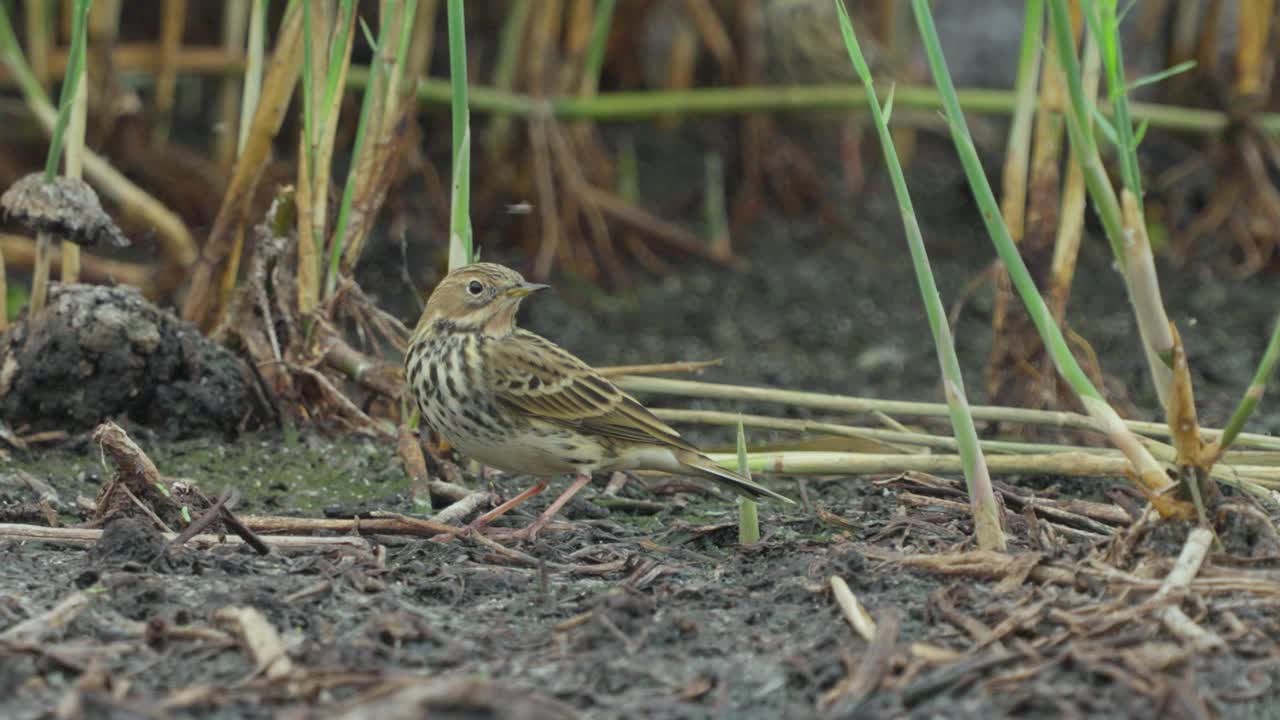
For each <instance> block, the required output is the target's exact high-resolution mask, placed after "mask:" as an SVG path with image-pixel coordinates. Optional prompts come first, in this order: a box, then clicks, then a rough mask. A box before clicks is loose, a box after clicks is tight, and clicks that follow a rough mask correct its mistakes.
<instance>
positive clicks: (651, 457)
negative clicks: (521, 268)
mask: <svg viewBox="0 0 1280 720" xmlns="http://www.w3.org/2000/svg"><path fill="white" fill-rule="evenodd" d="M546 287H547V286H546V285H542V284H539V283H531V282H526V281H525V279H524V278H523V277H522V276H521V275H520V273H518V272H516V271H514V270H511V269H510V268H506V267H503V266H501V265H495V264H492V263H476V264H474V265H467V266H464V267H461V268H459V269H457V270H454V271H453V272H451V273H449V274H448V275H447V276H445V278H444V279H443V280H441V281H440V284H439V285H437V286H436V289H435V290H434V291H433V292H432V293H431V297H430V298H429V299H428V300H427V307H426V309H425V310H423V313H422V318H421V319H420V320H419V321H418V326H417V327H416V328H415V329H414V331H413V336H412V337H411V338H410V341H409V350H408V352H407V353H406V354H405V377H406V378H407V380H408V383H409V391H410V392H411V393H412V395H413V397H414V399H415V400H417V402H418V407H419V409H420V410H421V412H422V417H423V418H424V419H425V420H426V422H427V424H428V425H429V426H430V427H431V428H432V429H434V430H435V431H436V432H437V433H439V434H440V436H441V437H443V438H444V439H446V440H448V441H449V443H450V444H452V445H453V446H454V447H456V448H457V449H458V451H459V452H461V453H462V454H463V455H466V456H468V457H470V458H472V459H473V460H477V461H479V462H481V463H484V464H485V465H489V466H491V467H495V468H498V469H500V470H505V471H508V472H513V473H527V474H530V475H535V476H537V477H538V478H539V480H538V482H537V484H536V485H535V486H534V487H532V488H530V489H529V490H527V491H525V492H523V493H521V494H520V495H517V496H516V497H514V498H512V499H511V500H509V501H507V502H505V503H503V504H502V505H499V506H498V507H497V508H495V509H494V510H492V511H490V512H489V513H487V514H485V515H483V516H481V517H480V518H479V519H477V520H476V522H474V523H472V527H473V528H476V529H479V528H483V527H484V526H485V525H487V524H488V523H489V522H490V521H492V520H493V519H494V518H496V517H498V516H499V515H502V514H503V513H505V512H507V511H508V510H510V509H511V508H513V507H515V506H516V505H517V504H519V503H521V502H524V501H525V500H527V499H528V498H529V497H532V496H533V495H535V494H537V493H540V492H542V491H543V490H545V489H546V487H547V481H546V478H547V477H549V476H554V475H558V474H567V473H573V474H575V475H576V476H577V477H576V478H575V480H574V481H573V483H572V484H571V485H570V486H569V489H568V490H566V491H565V492H564V494H563V495H561V496H560V497H559V498H557V499H556V500H555V502H553V503H552V504H551V506H550V507H548V508H547V510H546V511H545V512H544V513H543V514H542V515H541V516H539V517H538V519H537V520H535V521H534V522H533V523H532V524H531V525H529V526H528V527H527V528H525V529H524V530H522V531H520V532H519V533H517V535H518V536H521V537H525V538H529V539H533V538H535V537H536V536H537V533H538V531H539V530H541V529H542V527H543V526H544V525H546V523H547V521H549V520H550V519H551V518H552V517H553V516H554V515H555V514H556V513H557V512H559V511H560V508H562V507H563V506H564V505H565V503H567V502H568V501H569V499H570V498H571V497H573V495H574V494H575V493H577V492H578V491H579V490H581V489H582V488H583V487H584V486H585V485H586V484H587V483H588V482H590V481H591V473H593V472H608V471H615V470H659V471H663V472H670V473H677V474H683V475H690V476H694V477H700V478H704V479H708V480H712V481H715V482H717V483H720V484H721V485H724V486H725V487H727V488H729V489H730V490H733V491H734V492H735V493H738V494H739V495H742V496H745V497H749V498H774V499H777V500H782V501H785V502H788V503H790V502H792V501H791V500H790V499H788V498H786V497H784V496H782V495H779V494H778V493H776V492H774V491H772V490H769V489H768V488H765V487H763V486H761V485H758V484H756V483H754V482H752V481H751V480H749V479H747V478H745V477H742V476H741V475H739V474H737V473H735V472H732V471H730V470H726V469H724V468H722V467H720V466H719V465H717V464H716V463H715V462H713V461H712V460H711V459H710V458H708V457H707V456H706V455H704V454H703V453H702V452H701V451H699V450H698V449H697V448H696V447H694V446H693V445H691V444H689V443H688V442H687V441H685V440H684V439H682V438H681V437H680V434H679V433H677V432H676V431H675V430H673V429H672V428H671V427H670V426H668V425H666V424H665V423H663V422H662V421H661V420H659V419H658V418H657V417H656V416H654V414H653V413H651V412H649V411H648V410H647V409H645V407H644V406H643V405H641V404H640V403H639V402H637V401H636V400H635V399H634V398H632V397H631V396H630V395H627V394H626V393H624V392H622V391H621V390H619V389H618V388H617V387H615V386H614V384H613V383H611V382H609V381H608V380H607V379H606V378H605V377H604V376H602V375H601V374H600V373H598V372H596V371H595V370H593V369H592V368H591V367H590V366H589V365H587V364H586V363H585V362H583V361H581V360H579V359H578V358H577V357H575V356H574V355H572V354H571V353H569V352H568V351H566V350H564V349H562V348H560V347H559V346H558V345H556V344H555V343H553V342H551V341H550V340H547V339H546V338H544V337H542V336H540V335H535V334H534V333H531V332H528V331H526V330H521V329H519V328H517V327H516V311H517V310H519V308H520V303H521V301H522V300H523V299H524V298H525V297H526V296H528V295H529V294H530V293H533V292H535V291H538V290H542V289H544V288H546Z"/></svg>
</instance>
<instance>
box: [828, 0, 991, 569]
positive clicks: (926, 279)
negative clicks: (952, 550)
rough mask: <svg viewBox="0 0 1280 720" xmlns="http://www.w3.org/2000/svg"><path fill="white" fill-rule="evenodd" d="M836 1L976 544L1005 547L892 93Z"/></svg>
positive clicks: (840, 3)
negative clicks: (934, 359)
mask: <svg viewBox="0 0 1280 720" xmlns="http://www.w3.org/2000/svg"><path fill="white" fill-rule="evenodd" d="M833 2H834V3H835V6H836V10H837V11H838V12H839V14H840V32H841V33H842V34H843V36H844V45H845V48H846V49H847V50H848V52H849V59H850V60H851V61H852V62H853V67H854V69H855V70H856V71H857V73H858V77H859V78H861V79H862V84H863V86H864V87H865V88H866V89H867V102H868V104H869V105H870V107H871V117H872V119H873V120H874V121H875V126H876V131H877V133H879V135H880V145H881V148H882V149H883V150H884V159H885V164H886V166H887V167H888V169H889V177H890V179H891V180H892V181H893V191H894V195H895V196H896V197H897V198H898V208H899V210H900V212H901V214H902V225H903V229H904V231H905V233H906V236H907V247H908V248H909V249H910V252H911V263H912V265H913V266H914V267H915V272H916V282H917V283H918V284H919V286H920V294H921V296H922V298H923V300H924V307H925V314H926V315H927V316H928V318H929V327H930V329H931V330H932V332H933V344H934V348H935V349H936V350H937V353H938V364H939V365H940V366H941V369H942V382H943V389H944V391H945V394H946V398H947V407H948V408H949V409H950V414H951V425H952V429H953V430H954V432H955V436H956V441H957V442H959V444H960V456H961V458H962V459H963V463H964V477H965V482H966V483H967V484H968V488H969V503H970V507H971V510H972V513H973V525H974V532H975V534H976V535H977V539H978V546H979V547H981V548H982V549H984V550H1004V549H1005V547H1006V541H1005V536H1004V530H1003V528H1002V527H1001V522H1000V506H999V505H998V504H997V503H996V499H995V493H994V491H993V490H992V487H991V475H990V474H989V473H988V471H987V463H986V458H985V457H984V456H983V454H982V448H981V447H979V445H978V432H977V429H976V428H975V427H974V424H973V416H972V415H971V414H970V412H969V400H968V398H967V397H966V395H965V390H964V377H963V375H962V374H961V372H960V361H959V360H958V359H957V358H956V351H955V343H954V342H953V341H952V338H951V328H950V327H949V326H948V324H947V311H946V308H945V307H943V305H942V297H941V296H940V295H939V294H938V286H937V283H936V282H935V281H934V279H933V270H932V269H931V268H930V266H929V255H928V252H927V251H926V250H925V246H924V238H923V236H922V235H921V233H920V225H919V223H918V222H917V220H916V215H915V208H914V207H913V205H912V202H911V193H910V191H908V189H907V180H906V177H905V176H904V175H903V172H902V165H901V163H900V162H899V160H898V153H897V150H896V149H895V148H894V144H893V136H892V135H891V134H890V132H889V115H890V113H891V112H892V103H893V93H892V91H890V94H889V99H888V100H887V101H886V107H881V105H880V101H879V100H878V99H877V98H876V94H875V85H874V83H873V81H872V78H871V69H870V68H869V67H868V66H867V62H866V60H865V59H864V58H863V56H862V49H861V48H860V47H859V46H858V38H857V36H856V35H855V34H854V32H853V24H852V23H851V22H850V20H849V13H848V11H847V10H846V8H845V6H844V2H842V0H833Z"/></svg>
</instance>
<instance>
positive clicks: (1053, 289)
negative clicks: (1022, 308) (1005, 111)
mask: <svg viewBox="0 0 1280 720" xmlns="http://www.w3.org/2000/svg"><path fill="white" fill-rule="evenodd" d="M1101 63H1102V59H1101V56H1100V55H1099V52H1098V42H1097V39H1096V38H1095V37H1094V36H1093V35H1088V36H1087V37H1086V38H1085V42H1084V91H1085V95H1086V97H1088V98H1089V100H1090V101H1091V102H1096V101H1097V95H1098V80H1099V73H1100V68H1101ZM1061 74H1062V73H1061V70H1060V69H1058V68H1057V66H1056V64H1055V75H1057V76H1059V77H1061ZM1070 153H1071V158H1072V161H1071V162H1069V163H1067V179H1066V181H1065V182H1064V183H1063V188H1062V204H1061V205H1060V207H1059V213H1058V231H1057V232H1058V234H1057V237H1055V238H1054V242H1053V260H1052V261H1051V263H1050V265H1049V286H1048V288H1047V289H1046V290H1045V295H1046V297H1047V298H1048V302H1049V309H1050V311H1052V312H1053V317H1054V318H1055V319H1056V320H1057V321H1058V322H1059V323H1061V322H1062V320H1063V318H1064V317H1065V316H1066V311H1067V300H1068V298H1069V297H1070V295H1071V283H1072V279H1073V278H1074V277H1075V272H1076V260H1077V259H1078V258H1079V256H1080V240H1081V238H1082V237H1083V235H1084V213H1085V208H1086V206H1087V202H1088V193H1087V190H1086V188H1085V184H1084V170H1083V169H1082V168H1081V166H1080V163H1078V162H1075V161H1074V158H1075V150H1070Z"/></svg>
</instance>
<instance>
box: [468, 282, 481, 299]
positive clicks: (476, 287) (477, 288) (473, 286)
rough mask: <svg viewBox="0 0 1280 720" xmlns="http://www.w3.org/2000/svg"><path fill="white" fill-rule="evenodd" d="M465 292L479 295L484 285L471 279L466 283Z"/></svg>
mask: <svg viewBox="0 0 1280 720" xmlns="http://www.w3.org/2000/svg"><path fill="white" fill-rule="evenodd" d="M467 292H469V293H471V294H472V295H479V294H480V293H482V292H484V285H481V284H480V281H479V280H472V281H471V282H469V283H467Z"/></svg>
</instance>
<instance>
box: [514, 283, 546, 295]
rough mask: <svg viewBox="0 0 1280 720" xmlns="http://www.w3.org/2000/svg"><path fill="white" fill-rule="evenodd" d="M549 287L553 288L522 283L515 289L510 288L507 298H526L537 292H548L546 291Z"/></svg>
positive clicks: (538, 284) (539, 284) (540, 284)
mask: <svg viewBox="0 0 1280 720" xmlns="http://www.w3.org/2000/svg"><path fill="white" fill-rule="evenodd" d="M549 287H551V286H550V285H543V284H542V283H531V282H526V283H520V284H519V285H516V286H515V287H512V288H509V289H508V290H507V293H506V295H507V297H509V298H522V297H524V296H526V295H530V294H532V293H535V292H537V291H539V290H546V289H547V288H549Z"/></svg>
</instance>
